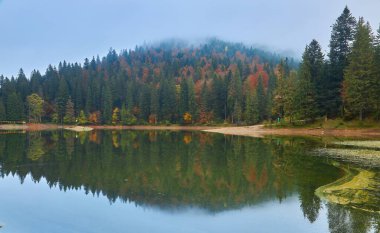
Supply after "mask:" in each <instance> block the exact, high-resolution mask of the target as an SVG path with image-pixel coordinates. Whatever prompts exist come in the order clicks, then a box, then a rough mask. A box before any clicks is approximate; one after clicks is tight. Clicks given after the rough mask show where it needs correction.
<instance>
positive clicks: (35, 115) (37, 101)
mask: <svg viewBox="0 0 380 233" xmlns="http://www.w3.org/2000/svg"><path fill="white" fill-rule="evenodd" d="M27 105H28V119H29V122H41V117H42V115H43V114H44V109H43V105H44V100H43V99H42V98H41V97H40V96H39V95H37V94H36V93H33V94H31V95H29V96H28V97H27Z"/></svg>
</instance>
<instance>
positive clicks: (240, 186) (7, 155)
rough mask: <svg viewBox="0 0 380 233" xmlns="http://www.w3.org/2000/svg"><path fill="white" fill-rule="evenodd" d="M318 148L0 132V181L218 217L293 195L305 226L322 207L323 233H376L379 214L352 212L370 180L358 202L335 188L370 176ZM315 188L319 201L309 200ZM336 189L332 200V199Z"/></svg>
mask: <svg viewBox="0 0 380 233" xmlns="http://www.w3.org/2000/svg"><path fill="white" fill-rule="evenodd" d="M318 147H320V142H319V141H318V140H317V139H316V140H310V139H306V138H300V137H267V138H259V139H255V138H248V137H237V136H223V135H214V134H207V133H200V132H169V131H141V132H140V131H139V132H136V131H92V132H88V133H75V132H66V131H54V132H34V133H27V134H10V135H0V166H1V176H2V177H5V176H8V175H17V176H18V177H19V178H20V181H21V183H22V182H23V181H24V179H25V178H26V177H27V176H28V175H30V176H31V177H32V178H33V180H34V181H35V182H39V181H40V180H41V179H42V178H45V179H46V181H47V183H48V184H49V186H50V187H56V186H57V187H59V188H60V190H62V191H66V190H70V189H75V190H79V189H83V190H84V191H85V192H86V194H90V193H91V194H93V195H100V194H101V195H104V196H106V197H107V198H108V199H109V201H110V203H113V202H115V201H116V200H118V199H119V200H122V201H125V202H134V203H136V204H137V205H140V206H146V207H151V208H160V209H162V210H167V211H169V210H170V211H172V210H181V209H183V208H187V207H198V208H202V209H204V210H206V211H208V212H210V213H218V212H221V211H225V210H230V209H240V208H243V207H245V206H254V205H258V204H260V203H265V202H268V201H273V200H276V201H278V202H279V203H281V202H282V201H283V200H285V199H286V198H287V197H290V196H294V195H297V196H298V199H299V203H300V209H301V210H302V212H303V214H304V217H305V218H307V219H308V220H309V222H310V223H313V222H314V221H316V219H317V218H318V216H319V212H320V210H321V209H322V208H326V209H327V217H328V222H329V228H330V231H331V232H369V231H370V230H371V229H378V230H379V229H380V228H379V219H380V218H379V214H378V213H376V212H369V211H363V210H361V209H364V207H365V208H369V207H368V206H372V208H375V207H377V206H380V203H379V202H378V200H379V199H374V197H375V196H376V195H378V193H379V190H380V187H379V186H376V185H377V184H373V183H371V185H372V186H373V187H372V186H371V187H372V191H371V193H372V194H373V195H372V197H371V196H370V195H369V196H368V195H367V196H366V197H365V198H367V199H365V198H364V196H358V194H357V192H352V193H348V192H346V191H342V187H343V188H344V187H345V186H344V183H345V182H346V183H347V182H350V181H352V179H354V178H355V176H357V175H358V174H361V172H362V173H363V174H362V175H361V176H360V177H359V178H357V179H364V178H365V177H367V178H368V177H370V178H371V179H372V178H374V177H376V179H377V180H378V177H379V172H378V171H376V170H371V169H369V168H367V169H366V170H364V169H363V168H360V169H361V170H360V171H359V170H358V169H359V168H358V169H356V168H355V167H353V165H350V169H349V170H347V169H342V168H344V164H343V165H342V164H340V165H339V166H338V167H337V166H334V164H336V163H335V162H334V161H335V160H333V159H331V158H325V157H318V156H312V153H311V152H312V151H313V150H314V149H315V148H318ZM347 171H350V172H349V173H347ZM351 171H358V172H357V173H355V174H354V173H352V172H351ZM347 174H349V175H347ZM352 174H354V175H352ZM342 177H343V178H342ZM363 177H364V178H363ZM343 179H345V180H344V181H345V182H343ZM337 180H338V181H337ZM354 183H355V182H354ZM356 183H357V182H356ZM342 185H343V186H342ZM346 186H347V185H346ZM320 187H324V190H323V191H324V192H319V193H324V195H315V191H316V190H317V189H318V188H320ZM350 187H351V188H352V187H353V186H352V185H351V186H350ZM355 187H357V191H358V192H359V191H361V187H358V186H355ZM339 188H340V189H339ZM338 192H341V193H340V194H341V195H340V197H339V198H337V197H336V196H337V195H335V197H334V195H333V194H337V193H338ZM342 193H344V195H345V198H346V203H343V201H336V200H337V199H339V200H343V197H342V196H344V195H343V194H342ZM320 197H322V200H321V198H320ZM376 197H378V196H376ZM334 198H335V199H334ZM347 198H348V199H349V200H351V202H350V201H347ZM355 198H357V199H358V200H357V201H356V202H355V203H357V202H359V199H360V201H361V203H360V207H361V208H356V209H355V208H351V207H358V206H359V204H358V205H356V206H355V205H352V203H353V201H352V200H354V201H355ZM371 198H372V199H371ZM323 200H327V201H328V202H327V203H326V202H324V201H323ZM334 200H335V201H334ZM363 206H364V207H363ZM348 229H349V230H348Z"/></svg>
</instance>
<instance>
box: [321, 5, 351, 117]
mask: <svg viewBox="0 0 380 233" xmlns="http://www.w3.org/2000/svg"><path fill="white" fill-rule="evenodd" d="M355 28H356V20H355V18H354V17H353V16H352V14H351V12H350V10H349V9H348V7H345V8H344V10H343V12H342V14H341V15H340V16H339V17H338V19H337V20H336V22H335V23H334V25H333V26H332V32H331V39H330V45H329V47H330V53H329V54H328V56H329V58H330V60H329V66H328V79H329V82H327V83H326V90H327V91H326V100H325V106H326V109H327V112H326V113H327V115H328V116H329V117H336V116H338V115H341V108H342V102H343V101H342V97H341V96H342V82H343V75H344V70H345V68H346V66H347V65H348V55H349V54H350V53H351V43H352V42H353V40H354V35H355Z"/></svg>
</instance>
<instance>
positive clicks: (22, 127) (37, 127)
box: [0, 123, 220, 132]
mask: <svg viewBox="0 0 380 233" xmlns="http://www.w3.org/2000/svg"><path fill="white" fill-rule="evenodd" d="M216 128H220V127H218V126H190V125H189V126H186V125H133V126H122V125H83V126H78V125H57V124H35V123H30V124H3V125H1V124H0V131H28V132H31V131H48V130H58V129H66V130H72V131H91V130H173V131H180V130H186V131H203V130H211V129H216Z"/></svg>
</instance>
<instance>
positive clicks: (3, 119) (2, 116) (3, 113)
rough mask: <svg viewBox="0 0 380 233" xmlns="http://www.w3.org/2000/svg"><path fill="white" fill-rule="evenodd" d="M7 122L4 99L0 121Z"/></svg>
mask: <svg viewBox="0 0 380 233" xmlns="http://www.w3.org/2000/svg"><path fill="white" fill-rule="evenodd" d="M5 120H6V111H5V106H4V102H3V99H2V98H0V121H5Z"/></svg>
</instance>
